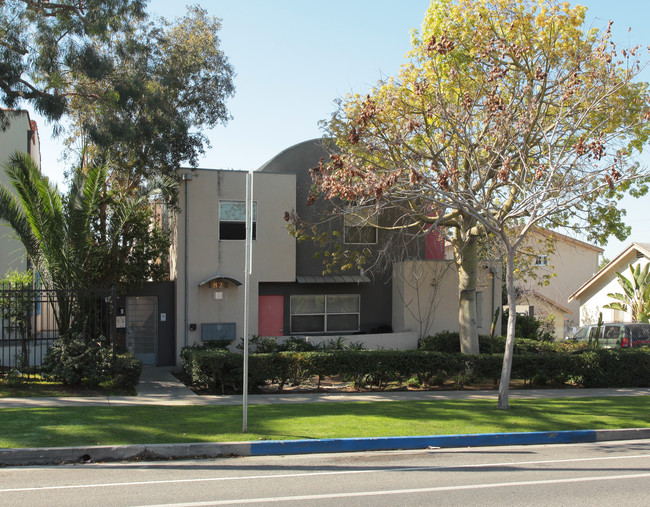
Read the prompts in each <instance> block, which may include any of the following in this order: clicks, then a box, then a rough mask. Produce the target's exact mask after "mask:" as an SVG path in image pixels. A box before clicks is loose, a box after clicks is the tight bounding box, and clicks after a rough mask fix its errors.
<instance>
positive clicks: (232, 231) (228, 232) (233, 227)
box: [219, 201, 257, 240]
mask: <svg viewBox="0 0 650 507" xmlns="http://www.w3.org/2000/svg"><path fill="white" fill-rule="evenodd" d="M252 226H253V237H252V239H255V238H256V236H257V203H256V202H254V203H253V224H252ZM219 239H221V240H230V239H246V202H245V201H220V202H219Z"/></svg>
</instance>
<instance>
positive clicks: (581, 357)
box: [181, 342, 650, 393]
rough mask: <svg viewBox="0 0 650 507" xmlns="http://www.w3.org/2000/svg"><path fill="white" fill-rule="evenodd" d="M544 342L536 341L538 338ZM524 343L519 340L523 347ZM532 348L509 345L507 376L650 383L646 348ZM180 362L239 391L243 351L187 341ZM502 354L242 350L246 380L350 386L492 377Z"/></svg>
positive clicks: (209, 382) (211, 384) (202, 379)
mask: <svg viewBox="0 0 650 507" xmlns="http://www.w3.org/2000/svg"><path fill="white" fill-rule="evenodd" d="M537 343H543V342H537ZM522 348H523V349H525V348H526V347H522ZM543 349H544V347H542V349H537V348H533V350H534V351H533V352H531V351H530V349H529V350H528V351H526V352H523V353H516V354H515V355H514V356H513V361H512V375H511V378H512V379H520V380H524V381H525V382H526V383H528V384H546V383H553V384H563V383H567V382H573V383H576V384H578V385H581V386H583V387H602V386H607V387H646V386H649V385H650V349H632V350H614V349H600V350H584V351H578V352H569V353H567V352H548V351H545V350H543ZM181 357H182V359H183V368H184V370H185V372H186V373H187V374H188V375H189V376H190V378H191V380H192V383H193V384H194V385H196V386H202V387H205V388H207V389H209V390H211V391H214V392H219V391H220V392H221V393H225V391H226V389H227V388H228V389H233V390H235V391H241V384H242V375H243V373H242V372H243V356H242V355H241V354H235V353H232V352H229V351H227V350H223V349H205V348H201V347H191V348H186V349H183V351H182V353H181ZM502 364H503V354H498V353H497V354H479V355H476V356H469V355H463V354H459V353H456V354H450V353H445V352H438V351H428V350H332V351H314V352H274V353H268V354H253V355H251V356H250V357H249V383H250V385H251V386H260V385H263V384H265V383H277V384H278V385H279V388H280V389H282V388H283V387H284V386H285V385H287V384H298V383H300V382H301V381H304V380H306V379H309V378H312V377H319V378H323V377H326V376H340V377H341V378H342V379H345V380H348V381H351V382H353V383H354V385H355V386H356V387H357V388H362V387H366V386H373V387H376V388H379V389H383V388H385V387H386V386H387V384H388V383H389V382H396V381H397V382H401V383H404V382H407V381H409V379H416V380H417V383H419V384H421V385H428V386H432V385H435V384H438V383H440V382H441V381H443V380H445V379H448V378H459V379H460V378H464V377H465V375H466V373H467V372H468V371H469V372H471V374H472V376H473V377H475V378H485V379H491V380H492V382H493V383H494V385H495V386H496V385H497V382H498V380H499V378H500V376H501V367H502Z"/></svg>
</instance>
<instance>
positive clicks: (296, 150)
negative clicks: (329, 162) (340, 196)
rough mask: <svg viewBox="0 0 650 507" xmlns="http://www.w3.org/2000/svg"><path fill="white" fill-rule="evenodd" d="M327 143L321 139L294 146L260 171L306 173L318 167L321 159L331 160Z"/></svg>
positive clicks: (278, 155)
mask: <svg viewBox="0 0 650 507" xmlns="http://www.w3.org/2000/svg"><path fill="white" fill-rule="evenodd" d="M325 143H327V139H324V138H321V137H319V138H315V139H309V140H307V141H302V142H301V143H298V144H294V145H293V146H290V147H289V148H287V149H285V150H282V151H281V152H280V153H278V154H277V155H276V156H274V157H273V158H272V159H271V160H269V161H268V162H266V163H265V164H263V165H262V166H261V167H260V168H259V169H258V171H260V172H267V173H294V174H295V173H299V172H303V171H306V170H307V169H310V168H311V167H314V166H315V165H317V164H318V161H319V160H320V159H321V158H329V154H330V152H329V151H328V149H327V147H326V146H325Z"/></svg>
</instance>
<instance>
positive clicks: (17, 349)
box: [0, 284, 116, 373]
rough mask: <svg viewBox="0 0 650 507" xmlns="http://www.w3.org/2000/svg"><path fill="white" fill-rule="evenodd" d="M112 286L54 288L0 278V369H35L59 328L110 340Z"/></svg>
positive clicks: (113, 296) (61, 332)
mask: <svg viewBox="0 0 650 507" xmlns="http://www.w3.org/2000/svg"><path fill="white" fill-rule="evenodd" d="M115 301H116V297H115V289H114V288H113V289H82V290H59V289H56V290H55V289H49V288H32V287H27V286H25V287H16V286H15V285H1V284H0V323H1V329H0V369H2V370H7V369H17V370H19V371H21V372H23V373H24V372H33V371H37V370H39V369H40V367H41V365H42V364H43V360H44V359H45V356H46V355H47V352H48V350H49V348H50V347H51V346H52V344H53V343H54V342H55V341H56V340H57V339H58V337H59V336H60V335H61V334H63V333H65V332H71V333H75V332H76V333H83V334H84V335H86V336H88V337H97V338H99V337H100V336H103V337H106V338H108V339H109V340H110V343H114V337H115V318H114V305H115Z"/></svg>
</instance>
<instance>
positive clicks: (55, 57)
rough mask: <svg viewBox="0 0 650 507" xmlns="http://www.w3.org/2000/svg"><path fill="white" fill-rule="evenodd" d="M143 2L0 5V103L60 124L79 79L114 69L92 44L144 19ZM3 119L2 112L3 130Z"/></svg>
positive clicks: (18, 1) (15, 0)
mask: <svg viewBox="0 0 650 507" xmlns="http://www.w3.org/2000/svg"><path fill="white" fill-rule="evenodd" d="M145 3H146V1H145V0H59V1H57V2H41V1H33V0H5V1H3V2H0V62H2V63H1V64H0V103H2V104H4V105H5V106H6V107H8V108H10V109H13V108H17V107H20V106H21V104H22V103H24V102H28V103H30V104H32V105H33V106H34V108H35V109H36V111H37V112H39V113H40V114H42V115H43V116H45V117H46V118H48V119H50V120H53V121H58V120H59V119H60V118H61V117H62V116H63V115H64V114H65V113H66V112H67V110H68V107H69V101H70V98H71V97H72V96H73V95H74V94H75V93H77V92H76V91H75V90H74V86H73V85H74V82H75V81H76V80H77V79H79V78H80V77H81V76H85V77H87V78H88V79H97V78H101V77H102V76H104V75H105V74H106V72H107V71H108V70H109V69H110V64H109V62H107V61H106V59H105V58H103V57H102V56H101V55H100V54H99V53H98V52H97V50H96V45H95V44H94V43H93V41H106V39H107V37H108V35H109V33H111V32H114V31H119V30H121V29H122V28H123V27H124V26H125V24H128V23H129V22H131V21H133V20H139V19H143V17H144V6H145ZM4 120H6V119H5V118H4V116H3V115H2V112H1V111H0V126H4V124H3V123H2V122H3V121H4Z"/></svg>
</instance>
